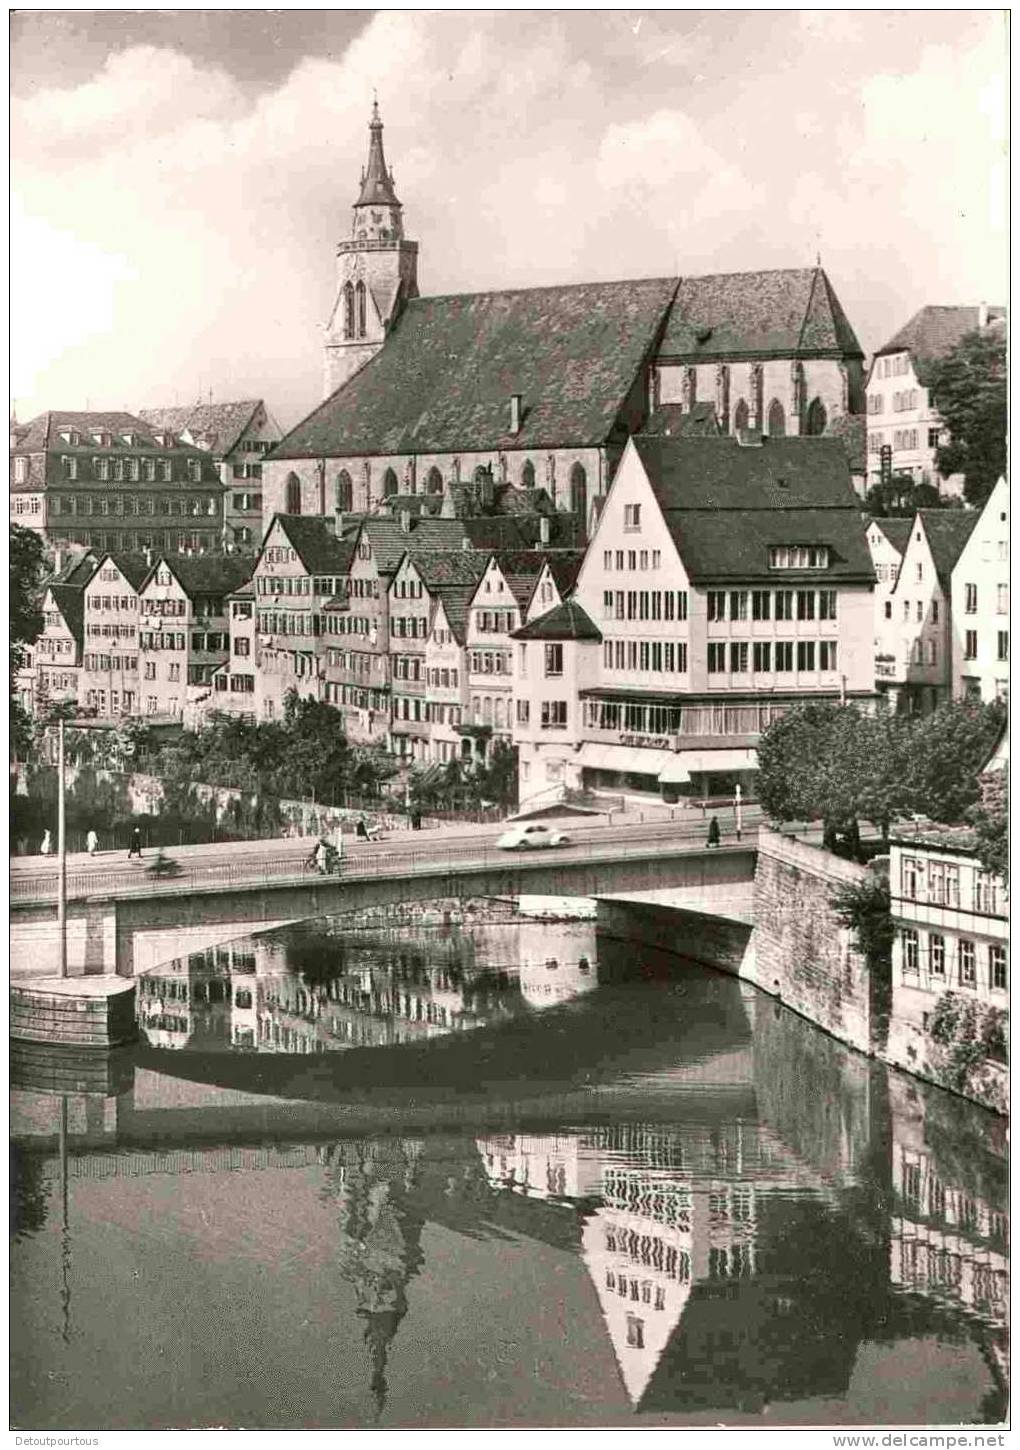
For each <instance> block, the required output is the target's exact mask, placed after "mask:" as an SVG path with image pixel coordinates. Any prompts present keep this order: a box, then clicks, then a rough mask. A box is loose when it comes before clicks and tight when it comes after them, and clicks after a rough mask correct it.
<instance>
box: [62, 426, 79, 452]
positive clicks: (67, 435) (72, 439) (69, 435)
mask: <svg viewBox="0 0 1020 1450" xmlns="http://www.w3.org/2000/svg"><path fill="white" fill-rule="evenodd" d="M60 436H61V438H63V440H64V442H65V443H69V444H70V445H71V447H72V448H77V447H78V446H79V445H80V443H81V434H80V433H79V432H78V430H77V428H62V429H61V430H60Z"/></svg>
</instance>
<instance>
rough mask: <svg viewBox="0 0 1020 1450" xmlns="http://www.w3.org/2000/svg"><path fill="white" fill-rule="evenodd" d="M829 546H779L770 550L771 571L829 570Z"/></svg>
mask: <svg viewBox="0 0 1020 1450" xmlns="http://www.w3.org/2000/svg"><path fill="white" fill-rule="evenodd" d="M828 567H829V546H828V545H827V544H779V545H778V546H777V547H775V548H772V549H770V550H769V568H770V569H827V568H828Z"/></svg>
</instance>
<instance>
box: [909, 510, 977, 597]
mask: <svg viewBox="0 0 1020 1450" xmlns="http://www.w3.org/2000/svg"><path fill="white" fill-rule="evenodd" d="M918 517H919V518H920V520H921V522H922V524H923V526H924V532H925V535H926V536H927V539H928V547H929V548H930V549H931V556H932V560H933V562H934V564H935V572H936V573H937V574H938V576H939V580H940V581H941V583H942V585H943V587H946V586H947V585H948V584H949V576H950V575H951V574H952V572H953V570H954V568H955V567H956V561H957V559H959V557H960V555H961V554H962V553H963V549H964V545H965V544H966V543H967V540H968V539H969V538H970V536H971V534H972V533H973V532H974V529H975V527H976V525H977V521H978V518H979V517H980V515H979V514H978V511H977V509H920V510H919V512H918Z"/></svg>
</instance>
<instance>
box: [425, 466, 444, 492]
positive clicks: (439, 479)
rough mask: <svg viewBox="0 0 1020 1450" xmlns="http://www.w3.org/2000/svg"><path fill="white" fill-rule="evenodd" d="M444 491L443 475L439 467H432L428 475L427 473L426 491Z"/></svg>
mask: <svg viewBox="0 0 1020 1450" xmlns="http://www.w3.org/2000/svg"><path fill="white" fill-rule="evenodd" d="M442 491H443V475H442V474H441V473H440V472H439V469H438V468H435V467H433V468H430V469H429V471H428V475H427V477H426V479H425V492H426V493H442Z"/></svg>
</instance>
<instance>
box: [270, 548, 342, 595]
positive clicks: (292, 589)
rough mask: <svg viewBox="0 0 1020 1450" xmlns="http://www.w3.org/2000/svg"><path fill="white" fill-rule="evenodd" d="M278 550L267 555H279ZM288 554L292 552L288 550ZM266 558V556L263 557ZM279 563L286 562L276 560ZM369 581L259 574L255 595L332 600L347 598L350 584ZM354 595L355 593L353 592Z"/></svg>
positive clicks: (322, 576) (340, 575) (332, 575)
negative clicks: (319, 596) (322, 597)
mask: <svg viewBox="0 0 1020 1450" xmlns="http://www.w3.org/2000/svg"><path fill="white" fill-rule="evenodd" d="M277 552H279V551H278V550H276V549H271V550H267V553H277ZM287 552H292V551H290V550H288V551H287ZM263 557H264V556H263ZM275 562H277V563H282V562H284V561H283V560H276V561H275ZM365 582H367V581H365V580H360V579H352V580H348V579H345V578H344V576H343V575H342V574H325V575H315V576H312V575H309V574H295V575H287V576H284V575H280V574H257V575H256V576H255V593H256V594H261V595H287V596H288V597H290V598H295V597H296V598H305V599H310V598H311V597H312V595H313V594H320V595H329V596H330V598H334V597H341V598H342V597H345V596H346V594H347V593H348V585H349V584H360V583H365ZM351 592H352V593H353V592H355V591H353V590H352V591H351Z"/></svg>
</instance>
